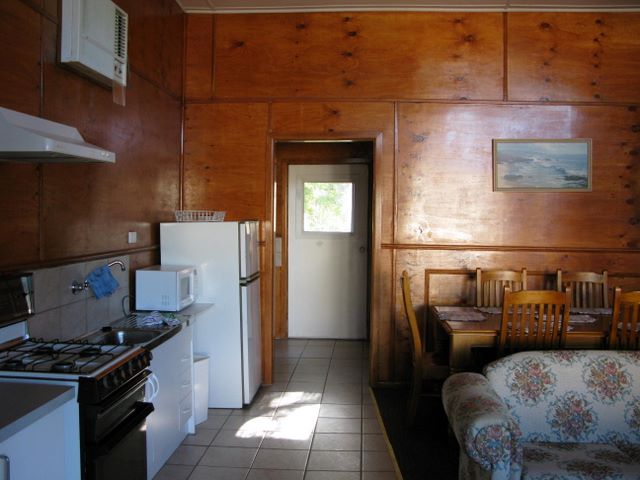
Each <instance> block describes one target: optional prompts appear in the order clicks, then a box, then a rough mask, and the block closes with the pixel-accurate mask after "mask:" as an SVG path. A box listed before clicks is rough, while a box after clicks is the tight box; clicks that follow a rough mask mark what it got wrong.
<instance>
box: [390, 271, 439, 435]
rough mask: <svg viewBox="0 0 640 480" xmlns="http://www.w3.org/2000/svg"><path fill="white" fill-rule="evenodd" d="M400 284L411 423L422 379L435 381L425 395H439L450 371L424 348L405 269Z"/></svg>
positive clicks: (435, 355)
mask: <svg viewBox="0 0 640 480" xmlns="http://www.w3.org/2000/svg"><path fill="white" fill-rule="evenodd" d="M400 285H401V287H402V300H403V304H404V313H405V315H406V317H407V320H408V321H409V330H410V332H411V363H412V366H413V372H412V374H411V385H410V391H409V402H408V405H407V423H408V424H412V423H413V421H414V420H415V416H416V413H417V410H418V401H419V399H420V395H421V394H422V383H423V381H431V382H437V384H436V385H435V391H433V392H431V393H427V394H426V395H430V396H439V395H440V387H441V382H443V381H444V380H445V379H446V378H447V377H448V376H449V373H450V371H449V365H448V364H447V362H446V360H445V359H443V358H441V357H439V356H438V355H437V354H436V353H435V352H428V351H425V350H424V347H423V343H422V337H421V336H420V329H419V328H418V320H417V319H416V312H415V311H414V309H413V302H412V301H411V285H410V283H409V274H408V273H407V271H406V270H405V271H403V272H402V277H400Z"/></svg>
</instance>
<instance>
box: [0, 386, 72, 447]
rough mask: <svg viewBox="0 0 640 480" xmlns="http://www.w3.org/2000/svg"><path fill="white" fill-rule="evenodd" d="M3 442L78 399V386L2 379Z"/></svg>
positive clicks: (0, 413) (0, 430)
mask: <svg viewBox="0 0 640 480" xmlns="http://www.w3.org/2000/svg"><path fill="white" fill-rule="evenodd" d="M0 399H1V400H0V442H4V441H5V440H7V439H8V438H10V437H11V436H12V435H15V434H16V433H18V432H20V431H21V430H23V429H24V428H26V427H28V426H30V425H32V424H33V423H34V422H36V421H37V420H40V419H41V418H42V417H44V416H45V415H48V414H49V413H51V412H53V411H54V410H55V409H57V408H58V407H60V406H61V405H63V404H64V403H66V402H68V401H69V400H74V399H75V388H74V387H67V386H63V385H43V384H38V383H23V382H5V381H2V382H0Z"/></svg>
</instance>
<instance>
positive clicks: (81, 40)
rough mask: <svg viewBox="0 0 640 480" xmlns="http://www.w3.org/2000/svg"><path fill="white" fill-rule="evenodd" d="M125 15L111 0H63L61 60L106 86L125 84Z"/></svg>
mask: <svg viewBox="0 0 640 480" xmlns="http://www.w3.org/2000/svg"><path fill="white" fill-rule="evenodd" d="M127 29H128V16H127V14H126V12H125V11H123V10H122V9H121V8H120V7H118V6H117V5H116V4H114V3H113V2H111V1H110V0H62V26H61V33H60V61H61V62H62V63H65V64H67V65H69V66H70V67H72V68H74V69H76V70H78V71H80V72H81V73H83V74H85V75H88V76H90V77H92V78H94V79H96V80H98V81H99V82H101V83H104V84H105V85H109V86H111V85H112V84H113V83H114V82H115V83H117V84H119V85H123V86H124V85H126V84H127Z"/></svg>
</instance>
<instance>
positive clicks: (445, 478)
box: [373, 388, 458, 480]
mask: <svg viewBox="0 0 640 480" xmlns="http://www.w3.org/2000/svg"><path fill="white" fill-rule="evenodd" d="M373 391H374V394H375V396H376V402H377V404H378V408H379V410H380V415H381V416H382V421H383V422H384V426H385V429H386V431H387V436H388V437H389V441H390V442H391V445H392V447H393V452H394V454H395V456H396V460H397V462H398V466H399V467H400V471H401V472H402V477H403V480H456V479H457V478H458V473H457V470H458V449H457V445H456V444H455V440H450V439H449V435H448V433H447V418H446V415H445V413H444V410H443V408H442V402H441V400H440V399H439V398H430V397H423V398H421V399H420V406H419V409H418V415H417V417H416V421H415V423H414V426H413V427H412V428H409V427H408V426H407V424H406V420H405V419H406V414H407V396H408V391H407V390H406V389H392V388H376V389H373Z"/></svg>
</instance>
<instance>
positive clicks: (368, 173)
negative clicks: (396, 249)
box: [274, 140, 375, 338]
mask: <svg viewBox="0 0 640 480" xmlns="http://www.w3.org/2000/svg"><path fill="white" fill-rule="evenodd" d="M374 146H375V145H374V141H351V140H349V141H345V140H335V141H333V140H323V141H277V142H276V143H275V150H274V153H275V161H276V172H275V173H276V192H275V193H276V194H275V225H274V229H275V236H276V241H275V279H274V280H275V289H274V293H275V319H274V320H275V322H274V327H275V328H274V336H275V338H289V337H304V338H368V336H369V303H370V302H369V298H370V292H369V288H370V283H371V282H370V281H369V278H370V271H371V266H370V265H371V254H370V252H371V211H372V207H371V198H372V195H371V184H372V165H373V155H374Z"/></svg>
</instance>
